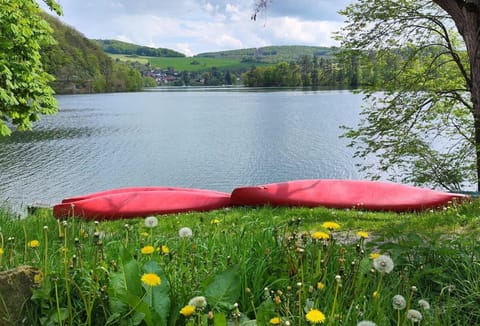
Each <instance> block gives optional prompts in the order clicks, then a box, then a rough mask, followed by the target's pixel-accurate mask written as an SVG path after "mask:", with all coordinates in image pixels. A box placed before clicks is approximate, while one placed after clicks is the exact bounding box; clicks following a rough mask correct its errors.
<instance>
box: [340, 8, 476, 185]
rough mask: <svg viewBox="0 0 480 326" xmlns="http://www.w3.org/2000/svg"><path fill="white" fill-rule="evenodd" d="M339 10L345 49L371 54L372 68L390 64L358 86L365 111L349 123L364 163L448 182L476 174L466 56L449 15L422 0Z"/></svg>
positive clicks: (391, 174) (401, 176)
mask: <svg viewBox="0 0 480 326" xmlns="http://www.w3.org/2000/svg"><path fill="white" fill-rule="evenodd" d="M342 14H343V15H345V16H346V17H347V19H348V21H347V23H348V25H347V26H346V27H345V28H344V29H343V31H342V33H340V34H339V38H340V39H341V40H342V47H343V48H344V49H345V52H344V55H346V57H348V58H355V57H359V56H360V57H362V56H372V59H373V60H371V61H372V63H373V65H374V67H375V70H374V72H375V73H376V71H382V70H383V69H384V67H390V71H391V73H390V74H389V75H388V74H387V75H385V76H386V78H383V84H382V85H380V87H379V85H378V84H377V83H373V84H372V85H371V86H369V87H364V88H363V91H364V92H365V99H366V102H365V105H364V106H363V112H362V116H363V119H362V120H361V122H360V124H359V126H357V127H351V126H349V127H347V128H346V129H347V131H346V133H345V136H346V137H348V138H350V139H351V140H352V141H351V146H353V147H354V148H355V149H356V154H355V155H356V156H357V157H361V158H363V159H364V163H363V164H362V169H363V170H367V171H368V172H369V173H370V175H371V177H372V178H380V177H388V178H390V179H392V180H395V181H402V182H409V183H413V184H417V185H420V184H422V185H428V186H433V187H442V188H446V189H449V190H459V189H462V188H463V187H464V186H465V185H466V184H471V183H472V182H475V181H476V180H477V176H476V174H475V170H476V146H475V141H474V128H473V126H474V124H473V120H474V119H473V115H472V113H473V105H472V99H471V94H470V93H469V89H468V87H467V86H468V82H469V79H468V73H466V72H467V71H468V70H469V62H468V57H467V54H466V52H465V51H464V50H463V42H462V41H461V39H460V38H459V37H458V34H457V33H455V31H453V30H452V29H451V26H453V22H452V20H451V17H450V16H448V15H447V14H446V13H445V12H443V11H442V10H441V9H440V8H439V7H438V6H436V5H435V4H434V3H433V2H432V1H427V0H423V1H390V0H389V1H358V2H357V3H354V4H351V5H350V6H348V7H347V8H346V9H345V10H343V11H342ZM360 50H361V51H360ZM379 91H381V92H379ZM371 156H376V157H377V159H376V161H379V163H377V164H375V165H373V164H370V162H372V160H370V157H371Z"/></svg>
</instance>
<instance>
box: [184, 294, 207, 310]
mask: <svg viewBox="0 0 480 326" xmlns="http://www.w3.org/2000/svg"><path fill="white" fill-rule="evenodd" d="M188 304H189V305H190V306H194V307H195V308H197V309H198V310H203V309H205V308H206V307H207V299H206V298H205V297H203V296H198V297H193V298H192V299H190V301H188Z"/></svg>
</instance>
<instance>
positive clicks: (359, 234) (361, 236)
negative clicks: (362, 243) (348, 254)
mask: <svg viewBox="0 0 480 326" xmlns="http://www.w3.org/2000/svg"><path fill="white" fill-rule="evenodd" d="M357 235H358V236H359V237H360V238H363V239H366V238H368V233H367V232H365V231H358V232H357Z"/></svg>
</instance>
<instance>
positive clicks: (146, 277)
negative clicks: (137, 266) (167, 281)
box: [141, 273, 162, 287]
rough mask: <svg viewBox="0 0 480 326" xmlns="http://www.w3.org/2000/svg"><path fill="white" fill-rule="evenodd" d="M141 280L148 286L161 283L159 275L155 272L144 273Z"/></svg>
mask: <svg viewBox="0 0 480 326" xmlns="http://www.w3.org/2000/svg"><path fill="white" fill-rule="evenodd" d="M141 280H142V282H143V283H145V284H146V285H148V286H152V287H153V286H158V285H160V284H161V283H162V280H161V279H160V276H158V275H157V274H155V273H145V274H143V275H142V278H141Z"/></svg>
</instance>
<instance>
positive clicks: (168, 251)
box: [160, 245, 170, 255]
mask: <svg viewBox="0 0 480 326" xmlns="http://www.w3.org/2000/svg"><path fill="white" fill-rule="evenodd" d="M160 249H161V250H162V254H164V255H168V254H169V253H170V249H168V247H167V246H163V245H162V246H161V247H160Z"/></svg>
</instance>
